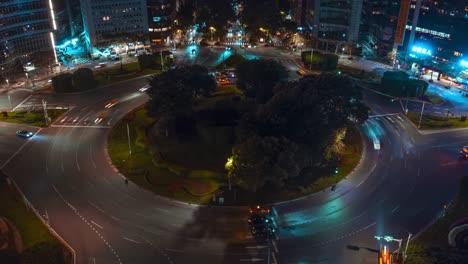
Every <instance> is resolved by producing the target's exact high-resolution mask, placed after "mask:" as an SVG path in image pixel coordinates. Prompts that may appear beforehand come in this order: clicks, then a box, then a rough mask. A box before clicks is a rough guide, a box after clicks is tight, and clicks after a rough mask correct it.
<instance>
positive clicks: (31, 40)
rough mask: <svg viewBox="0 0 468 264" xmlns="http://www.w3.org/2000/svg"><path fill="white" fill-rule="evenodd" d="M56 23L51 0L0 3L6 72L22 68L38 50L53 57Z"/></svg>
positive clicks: (0, 51) (0, 48)
mask: <svg viewBox="0 0 468 264" xmlns="http://www.w3.org/2000/svg"><path fill="white" fill-rule="evenodd" d="M53 27H54V26H53V22H52V20H51V6H50V2H49V1H48V0H39V1H38V0H29V1H28V0H23V1H14V0H3V1H2V2H1V3H0V67H2V68H3V73H5V72H8V71H14V70H17V69H18V68H21V67H20V65H23V64H25V63H27V62H30V61H31V60H33V59H34V55H35V54H36V55H37V54H39V53H41V54H42V56H43V55H47V54H49V55H50V58H49V60H52V59H53V56H54V55H53V48H52V46H53V44H52V41H51V36H52V31H53ZM15 64H17V65H16V66H15ZM17 66H19V67H17Z"/></svg>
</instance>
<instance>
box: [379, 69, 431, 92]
mask: <svg viewBox="0 0 468 264" xmlns="http://www.w3.org/2000/svg"><path fill="white" fill-rule="evenodd" d="M380 86H381V89H382V91H383V92H385V93H387V94H390V95H393V96H397V97H406V96H408V97H419V96H423V95H424V94H425V93H426V91H427V88H428V87H429V84H428V83H427V82H426V81H422V80H416V79H410V78H409V75H408V74H407V73H406V72H403V71H397V72H392V71H387V72H385V73H384V76H383V77H382V79H381V85H380Z"/></svg>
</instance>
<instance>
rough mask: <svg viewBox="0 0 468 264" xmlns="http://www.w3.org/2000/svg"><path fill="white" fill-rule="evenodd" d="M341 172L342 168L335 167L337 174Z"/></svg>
mask: <svg viewBox="0 0 468 264" xmlns="http://www.w3.org/2000/svg"><path fill="white" fill-rule="evenodd" d="M338 173H340V170H339V169H338V167H336V168H335V175H336V174H338Z"/></svg>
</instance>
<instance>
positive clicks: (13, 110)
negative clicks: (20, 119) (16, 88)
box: [11, 94, 32, 112]
mask: <svg viewBox="0 0 468 264" xmlns="http://www.w3.org/2000/svg"><path fill="white" fill-rule="evenodd" d="M31 96H32V94H31V95H29V96H28V97H26V99H24V100H23V101H22V102H21V103H19V105H17V106H16V107H15V108H13V109H11V111H12V112H13V111H15V110H16V109H18V107H20V106H21V105H22V104H23V103H24V102H26V101H27V100H28V99H29V98H31Z"/></svg>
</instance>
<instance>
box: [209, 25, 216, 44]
mask: <svg viewBox="0 0 468 264" xmlns="http://www.w3.org/2000/svg"><path fill="white" fill-rule="evenodd" d="M210 31H211V41H213V32H216V28H214V27H210Z"/></svg>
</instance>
